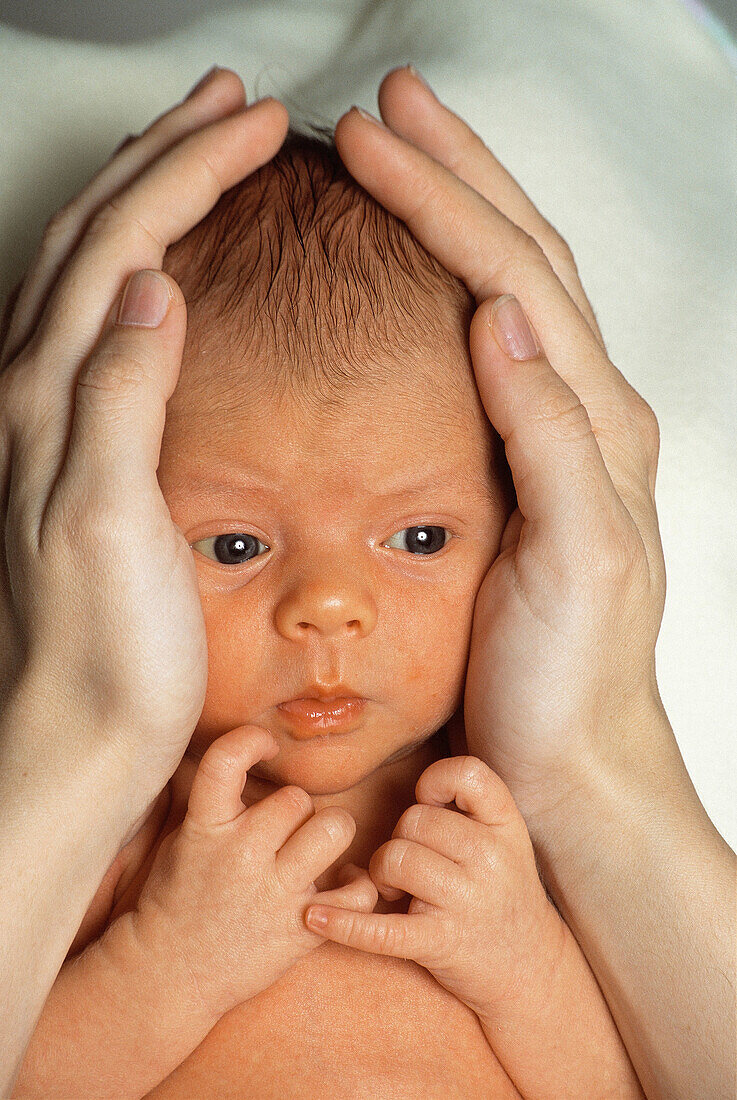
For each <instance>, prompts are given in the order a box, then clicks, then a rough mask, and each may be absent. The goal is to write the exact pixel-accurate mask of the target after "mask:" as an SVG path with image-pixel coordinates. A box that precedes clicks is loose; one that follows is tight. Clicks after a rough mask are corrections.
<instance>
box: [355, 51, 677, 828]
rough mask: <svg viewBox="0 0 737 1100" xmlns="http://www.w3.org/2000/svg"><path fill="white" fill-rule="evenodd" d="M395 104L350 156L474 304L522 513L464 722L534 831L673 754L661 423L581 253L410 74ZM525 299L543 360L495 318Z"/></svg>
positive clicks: (505, 552)
mask: <svg viewBox="0 0 737 1100" xmlns="http://www.w3.org/2000/svg"><path fill="white" fill-rule="evenodd" d="M379 104H380V109H381V113H382V116H383V118H384V120H385V122H386V124H387V125H386V126H382V125H381V123H376V122H374V121H370V120H368V119H365V118H363V117H362V116H361V114H360V113H359V112H358V111H357V110H354V109H352V110H351V111H349V112H348V113H347V114H346V115H344V116H343V117H342V118H341V119H340V121H339V122H338V125H337V127H336V136H335V140H336V145H337V147H338V150H339V153H340V156H341V158H342V159H343V161H344V162H345V165H346V167H347V168H348V170H349V171H350V172H351V174H352V175H353V176H354V177H355V178H356V179H357V180H358V182H359V183H360V184H361V185H362V186H363V187H365V188H366V190H368V191H369V192H370V193H371V194H372V195H374V197H375V198H376V199H378V200H379V201H380V202H381V203H382V204H383V205H384V206H385V207H387V208H388V209H389V210H390V211H392V212H393V213H394V214H396V215H397V216H398V217H400V218H401V219H402V220H403V221H404V222H405V223H406V224H407V226H408V227H409V229H410V230H411V231H412V233H413V234H414V235H415V236H416V237H417V238H418V240H419V241H420V242H421V243H422V244H423V245H424V246H425V247H426V248H427V249H428V251H430V252H431V253H433V254H434V255H435V256H436V257H437V258H438V260H440V262H441V263H442V264H443V265H444V266H445V267H446V268H447V269H448V270H449V271H451V272H453V273H454V274H455V275H457V276H459V277H460V278H462V279H463V281H464V282H465V283H466V285H467V287H468V288H469V290H470V291H471V293H472V294H473V295H474V297H475V299H476V303H477V309H476V312H475V314H474V317H473V320H472V323H471V327H470V334H469V342H470V352H471V358H472V361H473V367H474V372H475V376H476V382H477V386H478V389H479V393H480V396H481V399H482V401H483V404H484V407H485V409H486V413H487V415H488V417H489V420H490V421H491V423H492V425H493V427H494V428H495V429H496V431H497V432H498V433H499V435H500V436H501V437H502V439H503V440H504V444H505V449H506V456H507V461H508V464H509V467H510V470H511V473H512V477H513V480H514V486H515V490H516V497H517V507H516V508H515V509H514V511H513V512H512V514H511V516H510V518H509V521H508V523H507V525H506V528H505V531H504V534H503V537H502V541H501V549H500V553H499V555H498V557H497V558H496V559H495V561H494V562H493V564H492V566H491V568H490V569H489V572H488V574H487V575H486V577H485V578H484V581H483V582H482V584H481V586H480V589H479V592H478V595H477V599H476V603H475V609H474V619H473V629H472V637H471V648H470V654H469V661H468V670H467V676H466V685H465V698H464V711H463V718H464V725H465V738H466V746H467V751H468V752H470V753H471V754H472V755H475V756H479V757H480V758H481V759H483V760H485V761H486V762H487V763H488V764H489V765H490V766H491V767H492V768H493V770H494V771H495V772H497V773H498V774H499V775H500V776H501V778H502V779H503V780H504V782H505V783H506V784H507V785H508V787H509V789H510V791H511V792H512V794H513V796H514V799H515V801H516V803H517V805H518V806H519V808H520V810H521V811H522V813H523V815H524V816H525V819H526V820H527V821H528V824H529V820H530V817H532V816H534V815H536V814H538V813H543V812H544V811H545V810H546V809H547V808H549V807H550V806H552V805H553V804H555V803H556V802H558V801H560V800H561V799H563V798H565V797H566V794H567V793H568V792H569V791H570V790H572V789H574V788H575V786H576V785H577V783H578V782H579V781H580V776H581V775H583V774H584V773H585V772H586V769H588V768H590V767H595V768H598V767H600V766H603V765H604V763H606V766H607V767H610V768H613V769H614V771H615V772H617V773H621V774H625V773H626V772H627V770H628V769H633V768H636V769H642V768H643V767H650V768H651V769H653V770H655V769H656V767H657V766H658V763H659V761H660V759H662V756H663V755H664V753H665V752H666V751H667V747H666V748H664V745H665V742H664V741H663V740H660V741H658V740H656V739H655V738H654V736H653V734H652V731H653V729H655V728H658V729H662V728H663V727H662V726H660V727H658V726H657V721H656V720H659V719H664V721H665V724H666V725H667V719H665V714H664V711H663V709H662V703H661V701H660V696H659V693H658V688H657V683H656V679H655V641H656V638H657V635H658V631H659V629H660V622H661V619H662V615H663V607H664V603H665V566H664V561H663V552H662V547H661V542H660V535H659V529H658V519H657V514H656V510H655V503H654V489H655V474H656V468H657V459H658V449H659V431H658V425H657V421H656V419H655V416H654V414H653V412H652V410H651V408H650V406H649V405H648V404H647V403H646V402H645V400H644V399H643V398H642V397H641V396H640V395H639V394H638V393H637V392H636V391H635V390H634V389H633V388H632V386H631V385H630V384H629V383H628V382H627V380H626V379H625V378H624V377H623V375H622V374H621V373H620V371H619V370H618V369H617V368H616V367H615V366H614V364H613V363H612V362H611V361H610V359H609V357H608V355H607V352H606V349H605V347H604V342H603V340H602V337H601V333H600V332H599V328H598V326H597V323H596V320H595V318H594V314H593V311H592V309H591V306H590V304H589V302H588V301H587V298H586V295H585V294H584V291H583V288H582V286H581V283H580V280H579V278H578V274H577V270H576V265H575V263H574V260H573V256H572V254H571V251H570V248H569V247H568V245H567V244H566V243H565V241H563V240H562V238H561V237H560V236H559V234H558V233H557V232H556V231H555V229H554V228H553V227H552V226H551V225H550V224H549V223H548V222H547V221H546V219H545V218H544V217H543V216H542V215H541V214H540V213H539V211H538V210H537V209H536V208H535V206H534V205H533V203H532V202H531V201H530V200H529V198H528V197H527V196H526V195H525V193H524V192H523V191H522V189H521V188H520V187H519V185H518V184H517V183H516V182H515V180H514V179H513V178H512V177H511V176H510V175H509V173H508V172H507V171H505V169H504V168H503V167H502V165H501V164H500V163H499V162H498V161H497V160H496V158H495V157H494V156H493V154H492V153H491V152H490V151H489V150H488V149H487V148H486V146H485V145H484V143H483V142H482V141H481V139H480V138H479V137H478V135H476V134H475V133H474V132H473V131H472V130H471V129H470V128H469V127H468V126H467V125H466V124H465V123H464V122H463V121H462V120H461V119H460V118H459V117H458V116H457V115H455V114H454V113H453V112H452V111H450V110H448V109H447V108H446V107H445V106H444V105H443V104H442V103H440V102H439V100H438V99H437V98H436V97H435V96H434V95H433V93H432V92H431V91H430V90H429V89H427V88H426V87H425V85H424V84H423V83H422V82H421V81H420V80H418V79H417V78H416V77H414V76H413V75H412V73H411V71H409V70H408V69H398V70H394V71H392V72H391V73H390V74H388V75H387V76H386V77H385V78H384V80H383V82H382V84H381V87H380V91H379ZM507 295H511V296H513V297H514V299H516V301H517V302H518V303H520V304H521V306H522V309H523V311H524V314H526V316H527V318H528V319H529V321H530V322H531V324H532V330H533V338H534V335H536V337H537V344H536V345H535V344H533V345H532V348H533V350H532V353H531V354H532V357H531V358H526V359H524V360H523V361H515V358H514V356H515V355H519V353H520V351H521V350H522V349H521V344H520V342H519V339H518V338H517V337H515V335H514V333H513V334H512V340H511V342H510V343H508V344H505V342H504V339H503V337H502V334H501V329H500V325H499V322H500V320H501V319H502V313H503V311H502V309H501V308H500V309H499V311H498V315H497V316H495V309H494V307H495V305H496V304H497V302H499V305H500V306H504V305H505V304H507V305H508V304H509V302H510V299H509V298H508V297H506V296H507ZM492 323H493V328H492ZM540 348H542V351H540V350H539V349H540ZM505 349H506V350H505ZM668 730H669V727H668ZM669 737H670V739H671V741H670V743H669V744H670V748H673V747H675V740H674V739H673V737H672V730H669Z"/></svg>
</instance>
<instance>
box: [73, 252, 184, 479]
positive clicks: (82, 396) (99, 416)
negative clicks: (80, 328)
mask: <svg viewBox="0 0 737 1100" xmlns="http://www.w3.org/2000/svg"><path fill="white" fill-rule="evenodd" d="M186 331H187V306H186V302H185V300H184V295H183V294H182V291H181V290H180V288H179V286H178V285H177V283H176V282H175V281H174V280H173V279H172V278H171V277H170V276H169V275H167V274H165V273H164V272H163V271H150V270H143V271H136V272H134V274H133V275H131V276H130V278H129V279H128V282H127V283H126V286H125V289H124V290H123V294H122V296H121V299H120V302H119V303H114V305H113V308H112V309H111V312H110V314H109V315H108V319H107V321H106V325H105V327H104V328H103V331H102V334H101V336H100V339H99V340H98V342H97V344H96V345H95V348H94V350H93V351H92V353H91V354H90V355H89V357H88V359H87V360H86V362H85V364H84V366H83V367H82V369H81V370H80V372H79V376H78V378H77V394H76V402H75V411H74V419H73V422H72V432H71V437H70V441H69V452H68V457H67V463H66V467H67V468H66V471H65V476H68V477H70V478H71V479H72V481H73V482H74V480H75V479H80V481H81V479H85V480H89V477H90V473H91V472H92V474H93V477H94V478H95V481H96V482H97V483H98V484H97V488H98V490H101V488H102V485H103V484H104V483H107V484H108V485H111V486H116V488H117V490H118V491H119V490H120V489H122V488H123V485H124V483H126V482H127V483H128V484H134V485H138V486H140V485H141V484H143V483H145V482H146V480H148V479H149V478H154V477H155V474H156V470H157V468H158V465H159V457H160V453H161V440H162V436H163V432H164V423H165V419H166V403H167V401H168V400H169V398H170V397H171V395H172V393H173V392H174V390H175V388H176V385H177V382H178V380H179V374H180V370H181V365H182V352H183V350H184V339H185V336H186ZM78 483H79V482H78ZM101 495H103V494H102V493H101Z"/></svg>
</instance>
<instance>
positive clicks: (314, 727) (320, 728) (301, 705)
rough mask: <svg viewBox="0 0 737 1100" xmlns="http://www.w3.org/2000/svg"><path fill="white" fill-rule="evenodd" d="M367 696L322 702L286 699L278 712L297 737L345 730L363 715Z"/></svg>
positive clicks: (315, 735)
mask: <svg viewBox="0 0 737 1100" xmlns="http://www.w3.org/2000/svg"><path fill="white" fill-rule="evenodd" d="M367 702H368V700H367V699H364V698H362V697H360V696H357V695H354V696H349V697H345V698H339V699H334V700H332V701H330V702H324V701H323V700H321V699H289V700H287V701H286V702H284V703H279V705H278V706H277V708H276V709H277V712H278V713H279V715H280V717H282V718H283V719H284V721H285V722H286V724H287V725H288V726H289V727H290V733H291V735H292V736H293V737H294V738H295V739H296V740H297V741H306V740H309V739H310V738H312V737H317V736H319V735H321V734H322V735H325V734H328V733H331V734H338V733H347V732H348V731H349V730H351V729H354V728H355V726H356V725H357V724H358V723H359V722H360V721H361V719H362V718H363V714H364V711H365V708H366V703H367Z"/></svg>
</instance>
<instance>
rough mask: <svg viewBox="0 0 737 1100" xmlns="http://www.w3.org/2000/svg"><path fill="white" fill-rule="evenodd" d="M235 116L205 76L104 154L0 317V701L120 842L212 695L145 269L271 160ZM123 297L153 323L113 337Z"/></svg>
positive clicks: (174, 329)
mask: <svg viewBox="0 0 737 1100" xmlns="http://www.w3.org/2000/svg"><path fill="white" fill-rule="evenodd" d="M244 104H245V93H244V89H243V85H242V83H241V81H240V79H239V78H238V77H237V76H236V74H234V73H232V72H230V71H229V70H220V71H219V72H218V73H215V74H214V75H213V77H212V79H211V80H210V81H209V82H208V83H207V84H206V85H205V86H204V87H202V88H200V89H199V90H197V91H195V92H194V93H193V94H192V95H191V98H187V99H186V100H185V101H184V102H183V103H181V104H179V105H178V106H176V107H174V108H173V109H172V110H170V111H168V112H167V113H166V114H164V115H163V116H162V117H160V118H159V119H157V120H156V121H155V122H154V123H153V124H152V125H151V126H150V127H149V128H148V129H147V130H146V131H145V132H144V133H143V134H142V135H141V136H140V137H138V138H134V139H128V140H127V141H125V142H124V143H123V144H122V145H121V146H119V149H118V151H116V153H115V154H114V155H113V157H112V159H111V160H110V162H109V163H108V164H107V165H106V166H105V167H104V168H103V169H102V170H101V171H100V172H98V173H97V175H96V176H95V177H94V178H93V179H92V181H91V182H90V183H89V184H88V185H87V186H86V187H85V188H84V190H83V191H82V192H81V193H80V194H79V195H77V196H76V197H75V198H74V199H73V200H71V201H70V202H69V203H67V205H66V206H64V207H63V208H62V209H61V210H60V211H59V212H58V213H56V214H55V215H54V216H53V217H52V218H51V220H50V221H49V223H48V225H47V226H46V230H45V233H44V235H43V240H42V242H41V245H40V247H39V249H38V251H37V253H36V255H35V257H34V259H33V262H32V264H31V267H30V269H29V271H28V272H27V274H26V276H25V278H24V280H23V281H22V284H21V285H20V287H19V288H18V289H17V291H16V292H15V293H14V294H13V296H12V300H11V303H10V305H9V307H8V309H7V310H6V315H5V322H4V330H5V331H4V335H3V341H2V347H1V349H0V371H2V374H0V516H2V521H3V522H2V530H3V531H4V540H5V546H4V553H3V554H2V555H0V561H2V566H0V568H2V570H3V573H2V575H0V654H1V655H2V657H1V659H0V660H1V663H0V702H2V701H3V700H7V699H12V700H13V706H14V707H15V708H16V710H15V711H14V713H18V712H19V710H18V708H20V709H22V710H23V713H24V714H27V713H28V708H30V709H31V710H32V711H33V713H35V714H37V715H38V717H39V721H37V722H33V723H30V722H29V723H28V724H27V726H25V727H24V728H23V729H22V730H21V729H18V731H17V735H16V737H17V740H16V743H15V745H14V752H15V757H16V758H17V759H19V760H20V759H23V760H25V759H29V760H31V759H32V760H34V761H39V762H40V761H43V769H44V775H45V776H46V777H48V776H49V775H52V776H54V775H56V776H59V777H61V776H62V775H66V773H67V772H68V770H69V767H70V765H72V763H73V765H74V766H75V767H76V766H77V764H78V763H79V761H80V760H83V761H87V760H90V761H91V760H95V761H97V760H100V759H109V760H110V761H115V764H116V767H117V768H118V769H119V775H120V783H119V790H120V800H121V806H120V807H119V808H118V807H109V809H110V813H111V817H112V816H113V815H116V820H117V817H118V816H120V818H121V820H122V821H124V822H125V823H126V826H130V825H131V824H133V829H132V830H131V833H132V832H134V831H135V827H136V825H137V821H136V819H137V818H139V819H140V816H141V815H142V814H143V813H145V812H146V810H147V808H148V806H149V804H150V803H151V801H152V800H153V799H154V798H155V796H156V795H157V794H158V792H159V791H160V790H161V788H162V787H163V785H164V783H165V782H166V781H167V779H168V778H169V777H170V776H171V775H172V773H173V772H174V770H175V768H176V766H177V764H178V762H179V760H180V759H181V756H182V754H183V752H184V750H185V748H186V746H187V743H188V741H189V738H190V737H191V735H192V731H193V729H194V727H195V725H196V723H197V719H198V718H199V715H200V713H201V710H202V706H203V703H204V699H205V689H206V681H207V644H206V635H205V624H204V618H203V613H202V606H201V603H200V598H199V589H198V584H197V576H196V570H195V566H194V561H193V559H192V552H191V550H190V548H189V545H188V543H187V541H186V539H185V538H184V536H183V534H182V532H181V531H180V530H179V529H178V528H177V527H176V526H175V525H174V523H173V521H172V519H171V515H170V513H169V510H168V508H167V505H166V502H165V500H164V498H163V496H162V494H161V491H160V489H159V485H158V482H157V478H156V470H157V467H158V461H159V452H160V449H161V439H162V433H163V428H164V419H165V409H166V402H167V400H168V399H169V397H170V396H171V394H172V392H173V391H174V388H175V386H176V384H177V381H178V378H179V372H180V367H181V358H182V350H183V346H184V338H185V331H186V306H185V301H184V297H183V295H182V292H181V290H180V289H179V287H178V286H177V284H176V283H175V282H174V280H173V279H172V278H171V276H169V275H164V274H162V273H161V270H160V269H161V264H162V260H163V257H164V253H165V250H166V248H167V247H168V245H169V244H170V243H172V242H173V241H176V240H178V239H179V238H180V237H182V236H183V235H184V234H185V233H186V232H187V231H188V230H189V229H190V228H191V227H192V226H193V225H195V224H196V223H197V222H198V221H200V220H201V219H202V218H203V217H204V216H205V215H206V214H207V213H208V211H209V210H210V209H211V208H212V207H213V205H214V204H215V203H216V202H217V200H218V199H219V198H220V196H221V194H222V193H223V192H224V191H226V190H227V189H228V188H230V187H232V186H233V185H234V184H235V183H236V182H238V181H239V180H241V179H242V178H243V177H244V176H245V175H248V174H249V173H250V172H252V171H254V170H255V169H256V168H258V167H259V166H261V165H262V164H264V163H266V162H267V161H268V160H269V159H270V158H271V157H272V156H273V155H274V154H275V153H276V152H277V150H278V149H279V147H280V146H281V144H282V142H283V140H284V137H285V134H286V131H287V126H288V114H287V111H286V109H285V108H284V107H283V105H282V104H281V103H278V102H277V101H276V100H274V99H271V98H267V99H265V100H262V101H260V102H258V103H257V104H254V105H253V106H252V107H250V108H247V109H244ZM139 269H149V270H150V269H154V271H156V272H158V274H154V275H153V281H152V282H150V283H148V284H146V287H145V288H143V289H142V284H138V285H135V284H131V283H129V282H128V280H129V277H130V276H131V274H132V273H134V272H137V271H139ZM126 285H128V287H129V289H128V294H127V296H126V298H125V304H126V305H127V306H129V307H132V308H133V309H134V310H135V309H138V310H140V309H141V308H142V307H143V306H144V305H148V306H149V307H153V308H154V313H153V314H151V315H150V316H148V317H143V316H133V317H131V318H129V323H128V324H121V323H117V320H116V319H117V317H118V308H119V306H120V305H121V299H122V298H123V296H124V295H123V292H124V289H125V288H126ZM156 287H158V289H159V290H160V291H163V296H162V297H161V299H160V301H159V300H158V299H155V298H154V294H155V291H156ZM19 700H22V705H21V703H20V702H19ZM34 708H37V709H36V710H34ZM54 718H57V719H59V722H60V724H62V725H63V731H62V730H59V731H58V732H57V730H56V729H55V725H54ZM50 730H51V731H52V733H51V734H50V733H49V731H50ZM54 734H55V735H54ZM24 737H25V738H29V739H31V740H33V738H35V739H36V743H34V744H30V743H29V744H27V745H25V746H23V745H21V744H20V740H21V739H22V738H24ZM33 780H34V776H33V775H32V776H31V777H30V779H29V780H28V782H30V783H32V782H33ZM126 797H127V798H128V803H127V805H126V806H125V807H123V806H122V802H123V800H124V799H125V798H126ZM118 809H119V814H118ZM129 835H131V834H129ZM126 840H127V838H126ZM125 842H126V841H125V840H124V843H125Z"/></svg>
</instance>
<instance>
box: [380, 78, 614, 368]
mask: <svg viewBox="0 0 737 1100" xmlns="http://www.w3.org/2000/svg"><path fill="white" fill-rule="evenodd" d="M378 98H379V110H380V111H381V116H382V118H383V120H384V122H385V123H386V124H387V125H388V126H390V127H391V129H392V130H393V131H394V132H395V133H396V134H399V136H400V137H402V138H404V139H405V140H406V141H411V142H412V144H413V145H416V146H417V148H418V149H423V150H424V151H425V152H426V153H429V155H430V156H431V157H434V158H435V160H437V161H439V162H440V163H441V164H443V165H444V166H445V167H446V168H448V169H449V170H450V171H451V172H453V173H454V174H455V175H456V176H458V177H459V179H462V180H464V181H465V182H466V183H467V184H469V186H471V187H473V188H474V190H476V191H478V192H479V194H480V195H483V196H484V198H485V199H488V201H489V202H491V203H493V204H494V206H496V208H497V209H498V210H500V211H501V212H502V213H503V214H504V215H505V216H506V217H507V218H509V219H510V221H513V222H514V223H515V224H516V225H518V226H519V227H520V228H521V229H523V230H524V231H525V232H526V233H528V234H529V235H530V236H531V237H533V238H534V239H535V240H536V241H537V243H538V244H539V245H540V246H541V248H542V249H543V251H544V253H545V255H546V256H547V258H548V261H549V262H550V265H551V267H552V268H553V270H554V271H555V273H556V275H557V276H558V278H559V279H560V281H561V282H562V284H563V286H564V287H565V288H566V290H567V291H568V293H569V294H570V296H571V298H572V299H573V301H574V302H575V303H576V305H577V306H578V308H579V309H580V311H581V313H582V314H583V316H584V317H585V318H586V320H587V321H588V323H589V325H590V326H591V329H592V331H593V332H594V335H595V336H596V338H597V340H598V341H599V343H600V344H601V347H602V348H604V340H603V337H602V335H601V332H600V330H599V326H598V324H597V322H596V317H595V316H594V311H593V309H592V308H591V303H590V302H589V300H588V298H587V297H586V294H585V292H584V289H583V287H582V286H581V280H580V279H579V277H578V269H577V268H576V261H575V259H574V257H573V253H572V252H571V249H570V248H569V246H568V244H567V243H566V241H565V240H564V239H563V238H562V237H561V235H560V234H559V233H558V231H557V230H556V229H555V227H554V226H553V225H551V223H550V222H549V221H548V220H547V219H546V218H544V217H543V215H542V214H541V213H540V211H539V210H538V209H537V207H536V206H535V204H534V203H533V202H532V201H531V200H530V198H529V197H528V195H527V194H526V193H525V191H523V190H522V188H521V187H520V185H519V183H518V182H517V180H516V179H515V178H514V177H513V176H512V174H511V173H510V172H508V171H507V169H506V168H505V167H504V165H503V164H501V163H500V162H499V161H498V160H497V159H496V157H495V156H494V154H493V153H492V152H491V150H490V149H489V148H487V146H486V145H485V144H484V142H483V141H482V140H481V138H480V137H479V135H478V134H477V133H475V131H474V130H472V129H471V127H470V126H468V125H467V123H466V122H464V121H463V119H462V118H460V117H459V116H458V115H457V114H455V113H454V112H453V111H451V110H450V109H449V108H448V107H446V106H445V104H443V103H441V101H440V100H439V99H438V98H437V96H436V95H435V94H434V92H433V91H432V90H431V89H430V88H429V87H428V85H427V84H426V83H425V82H424V79H423V78H422V77H421V76H420V75H419V74H418V73H417V72H416V70H415V71H413V70H412V67H411V66H403V67H402V68H399V69H392V71H391V72H390V73H388V74H387V75H386V76H385V77H384V79H383V80H382V82H381V84H380V86H379V97H378Z"/></svg>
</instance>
